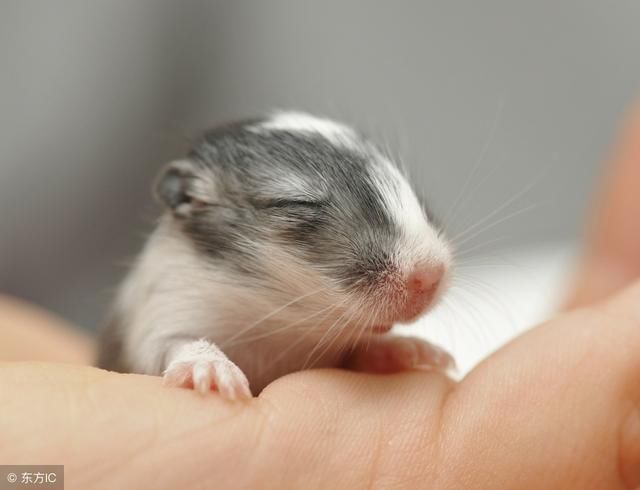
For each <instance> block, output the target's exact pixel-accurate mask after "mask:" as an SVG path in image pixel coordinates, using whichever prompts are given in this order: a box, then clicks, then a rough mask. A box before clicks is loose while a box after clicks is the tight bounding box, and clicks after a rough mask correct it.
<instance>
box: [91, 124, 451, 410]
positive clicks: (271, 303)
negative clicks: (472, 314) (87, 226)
mask: <svg viewBox="0 0 640 490" xmlns="http://www.w3.org/2000/svg"><path fill="white" fill-rule="evenodd" d="M155 193H156V196H157V198H158V200H159V201H160V202H161V203H162V204H163V206H164V207H165V209H166V211H165V213H164V215H163V216H162V217H161V218H160V220H159V223H158V225H157V227H156V229H155V231H154V232H153V233H152V235H151V236H150V238H149V240H148V242H147V244H146V246H145V247H144V250H143V251H142V253H141V255H140V256H139V258H138V260H137V261H136V263H135V265H134V266H133V268H132V270H131V271H130V273H129V275H128V277H127V278H126V280H125V282H124V284H123V285H122V287H121V288H120V290H119V293H118V295H117V299H116V301H115V304H114V306H113V309H112V313H111V316H110V319H109V321H108V322H107V324H106V325H105V326H106V328H105V329H104V330H103V332H102V335H101V339H100V342H99V358H98V365H99V366H100V367H103V368H106V369H110V370H115V371H121V372H134V373H145V374H154V375H164V379H165V382H166V383H168V384H170V385H177V386H187V387H193V388H194V389H196V390H197V391H199V392H203V393H206V392H208V391H210V390H213V389H217V390H218V391H219V392H220V394H221V395H222V396H223V397H225V398H227V399H231V400H241V399H246V398H249V397H251V396H252V392H253V394H257V393H259V392H260V391H261V390H262V389H263V388H264V387H265V386H266V385H267V384H268V383H269V382H271V381H272V380H274V379H276V378H278V377H280V376H283V375H285V374H287V373H291V372H293V371H298V370H302V369H306V368H310V367H351V368H354V369H358V370H365V371H372V372H383V373H384V372H394V371H399V370H404V369H411V368H413V367H418V366H426V367H431V368H436V369H446V368H448V367H450V366H451V365H452V362H453V360H452V358H451V357H450V356H449V355H448V354H447V353H446V352H444V351H442V350H440V349H439V348H438V347H436V346H433V345H431V344H429V343H427V342H425V341H423V340H420V339H415V338H402V337H395V336H393V335H391V334H388V333H387V332H388V331H389V330H390V329H391V327H392V325H393V324H395V323H403V322H410V321H412V320H414V319H415V318H417V317H418V316H420V315H421V314H423V313H424V312H426V311H427V310H428V309H429V308H430V307H431V306H432V305H433V304H434V303H435V302H436V301H437V299H438V297H439V296H440V295H441V294H442V291H443V290H444V289H445V286H446V282H447V276H448V272H449V270H450V267H451V261H452V253H451V250H450V246H449V244H448V242H447V241H446V239H445V238H444V237H443V235H442V232H441V230H440V229H439V228H438V227H437V226H436V225H435V224H434V221H433V219H432V217H431V216H430V214H429V213H427V212H426V211H425V209H424V207H423V206H422V205H421V203H420V202H419V200H418V199H417V197H416V195H415V194H414V192H413V191H412V189H411V186H410V185H409V183H408V181H407V180H406V178H405V177H404V176H403V174H402V173H401V172H400V171H399V169H398V168H397V167H396V165H395V164H394V163H393V162H392V160H391V158H390V157H389V156H388V155H385V154H384V153H383V152H382V151H381V150H379V149H378V148H377V147H376V146H374V145H373V144H372V143H371V142H370V141H368V140H367V139H365V138H364V137H362V136H361V135H359V134H358V133H357V132H356V131H355V130H353V129H352V128H350V127H348V126H346V125H344V124H340V123H337V122H334V121H332V120H329V119H325V118H319V117H314V116H311V115H309V114H305V113H301V112H277V113H274V114H271V115H270V116H268V117H264V118H260V119H251V120H245V121H241V122H237V123H232V124H228V125H224V126H220V127H218V128H215V129H213V130H211V131H208V132H206V133H205V134H203V135H202V136H201V137H200V139H199V140H197V141H196V142H195V144H194V145H193V147H192V149H191V150H190V152H189V153H188V155H187V156H186V157H185V158H184V159H182V160H179V161H174V162H172V163H170V164H168V165H167V166H166V167H165V168H164V169H163V170H162V172H161V173H160V175H159V177H158V179H157V181H156V184H155ZM250 386H251V388H250Z"/></svg>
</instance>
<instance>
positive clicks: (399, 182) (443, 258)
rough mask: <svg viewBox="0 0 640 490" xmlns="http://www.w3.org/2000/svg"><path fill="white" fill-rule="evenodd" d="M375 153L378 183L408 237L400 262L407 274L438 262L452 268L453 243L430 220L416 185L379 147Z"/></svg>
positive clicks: (398, 253)
mask: <svg viewBox="0 0 640 490" xmlns="http://www.w3.org/2000/svg"><path fill="white" fill-rule="evenodd" d="M373 154H374V158H376V160H377V172H376V174H375V177H376V184H377V186H378V188H379V189H380V192H381V194H382V196H383V199H384V200H385V203H386V206H387V209H389V210H390V212H391V214H392V216H393V218H394V221H395V222H396V223H397V225H398V227H399V229H400V230H402V235H403V238H404V240H403V242H401V243H399V244H398V245H397V247H398V248H397V250H396V256H397V260H398V262H399V264H398V265H399V266H400V267H401V268H402V269H403V270H404V272H405V273H406V274H409V273H411V272H413V270H415V269H416V268H421V267H430V266H435V265H438V264H442V265H443V266H444V268H445V271H446V270H448V269H449V267H450V265H451V251H450V249H449V246H448V244H447V243H446V242H445V241H444V239H443V238H442V237H441V236H440V235H439V233H438V231H437V230H436V229H435V228H434V227H433V226H432V225H431V224H430V223H429V222H428V220H427V216H426V214H425V212H424V209H423V208H422V206H421V205H420V202H419V201H418V198H417V197H416V195H415V193H414V192H413V189H412V188H411V186H410V185H409V183H408V182H407V180H406V179H405V178H404V176H403V175H402V174H401V173H400V171H399V170H398V168H397V167H396V166H395V165H394V164H393V163H391V162H390V161H389V160H388V159H387V158H386V157H385V156H383V155H381V154H379V153H378V152H377V151H375V152H374V153H373Z"/></svg>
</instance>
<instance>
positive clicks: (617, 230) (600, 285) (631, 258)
mask: <svg viewBox="0 0 640 490" xmlns="http://www.w3.org/2000/svg"><path fill="white" fill-rule="evenodd" d="M638 277H640V103H638V104H637V105H636V107H635V109H634V110H632V111H631V113H630V115H629V118H628V121H627V124H626V126H625V128H624V130H623V132H622V135H621V137H620V140H619V141H618V143H617V145H616V146H615V147H614V152H613V155H612V158H611V163H610V165H609V166H608V167H607V169H606V174H605V176H604V179H603V183H602V189H601V190H600V195H599V197H598V200H597V205H596V210H595V214H594V217H593V220H592V222H591V223H589V230H588V235H587V245H586V250H585V254H584V259H583V261H582V265H581V267H580V270H579V272H578V275H577V278H576V281H575V284H576V286H575V288H574V289H575V291H574V292H573V293H572V296H571V298H570V300H569V306H576V305H580V304H587V303H589V302H592V301H596V300H598V299H601V298H603V297H605V296H606V295H608V294H610V293H612V292H614V291H616V290H618V289H619V288H621V287H623V286H624V285H626V284H628V283H630V282H631V281H632V280H633V279H635V278H638Z"/></svg>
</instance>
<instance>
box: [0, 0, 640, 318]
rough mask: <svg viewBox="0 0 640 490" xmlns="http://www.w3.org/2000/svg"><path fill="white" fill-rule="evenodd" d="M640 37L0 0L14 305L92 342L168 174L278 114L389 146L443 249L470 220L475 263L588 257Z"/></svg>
mask: <svg viewBox="0 0 640 490" xmlns="http://www.w3.org/2000/svg"><path fill="white" fill-rule="evenodd" d="M639 23H640V2H637V1H631V0H627V1H615V2H603V1H601V0H574V1H561V0H560V1H558V0H545V1H528V2H519V1H518V2H514V1H512V0H485V1H482V2H478V1H474V0H467V1H450V0H446V1H445V0H442V1H440V2H435V1H415V2H409V1H394V2H386V1H375V2H374V1H364V0H362V1H344V0H334V1H326V0H325V1H316V2H310V1H300V0H289V1H284V0H277V1H274V0H269V1H266V0H255V1H243V0H233V1H231V0H229V1H226V2H217V1H204V0H201V1H184V0H183V1H180V2H178V1H168V0H148V1H142V0H136V1H130V0H111V1H98V0H93V1H90V2H87V1H85V0H78V1H57V2H51V1H48V0H43V1H29V0H15V1H8V0H2V1H0V290H1V291H2V292H5V293H9V294H14V295H17V296H20V297H23V298H27V299H29V300H32V301H35V302H37V303H39V304H41V305H44V306H46V307H48V308H50V309H52V310H53V311H55V312H57V313H59V314H61V315H64V316H65V317H67V318H69V319H70V320H72V321H74V322H77V323H79V324H81V325H84V326H86V327H88V328H93V327H95V325H96V324H97V323H98V322H99V321H100V318H101V316H102V315H103V313H104V310H105V308H106V305H107V304H108V302H109V301H110V298H111V295H112V293H113V288H114V287H115V285H116V284H117V282H118V281H119V279H121V277H122V276H123V275H124V273H125V271H126V264H127V262H128V261H130V260H131V258H133V257H134V256H135V253H136V252H137V250H138V249H139V247H140V245H141V244H142V242H143V239H144V236H145V233H146V232H147V231H148V230H149V229H150V227H151V226H152V225H153V219H154V217H155V216H156V215H157V208H156V207H155V206H154V204H153V203H152V201H151V199H150V197H149V196H150V194H149V184H150V181H151V179H152V177H153V175H154V173H155V172H156V171H157V169H158V167H159V166H160V165H161V164H162V163H163V162H166V161H168V160H170V159H172V158H174V157H176V156H178V155H180V153H181V152H182V151H184V150H185V148H186V145H187V143H188V140H189V137H191V136H193V135H195V134H197V132H198V131H199V130H200V129H203V128H206V127H208V126H211V125H213V124H215V123H217V122H221V121H224V120H225V119H228V118H236V117H242V116H251V115H256V114H258V113H261V112H264V111H266V110H269V109H272V108H298V109H304V110H308V111H312V112H316V113H320V114H323V115H328V116H331V117H335V118H339V119H343V120H346V121H347V122H350V123H353V124H355V125H357V126H359V127H360V128H361V129H363V130H364V131H365V132H367V133H368V134H370V135H371V136H372V137H373V138H374V139H376V140H378V141H381V142H383V143H385V144H388V145H389V146H390V147H391V148H392V149H393V150H394V151H395V153H396V154H398V155H401V156H402V158H403V160H404V162H405V163H406V165H407V166H408V167H409V169H410V172H411V174H412V176H413V181H414V184H415V186H416V187H417V188H419V189H420V190H421V191H422V192H423V193H424V194H425V195H426V196H428V199H429V200H430V202H431V205H432V207H433V208H434V209H435V210H436V211H437V212H438V213H439V214H440V215H441V217H443V218H444V219H445V221H446V222H447V225H448V227H449V228H450V230H451V232H450V233H451V235H453V236H456V235H458V234H459V233H462V232H464V231H465V230H469V227H471V226H476V224H477V226H476V228H472V229H471V230H470V231H469V232H468V233H467V235H466V237H467V238H468V240H466V241H464V243H462V244H461V249H462V250H467V251H468V252H469V253H470V254H480V255H481V254H483V253H487V252H490V251H492V250H495V249H498V248H500V247H511V246H530V245H535V244H537V243H542V242H549V241H568V240H575V239H576V238H577V237H578V236H579V232H580V230H581V226H582V220H583V214H584V212H585V209H586V205H587V204H588V202H589V195H590V192H591V190H592V188H593V186H594V183H595V181H596V179H597V176H598V172H599V170H600V163H601V162H602V160H603V157H604V156H605V155H606V152H607V149H608V147H609V145H610V142H611V139H612V137H613V135H614V134H615V132H616V129H617V127H618V124H619V121H620V119H621V117H622V115H623V114H624V111H625V109H626V108H627V107H628V106H629V105H630V103H631V102H632V100H633V98H634V96H635V95H637V92H638V88H639V84H638V82H639V80H640V61H639V57H638V53H639V48H640V29H638V24H639ZM461 196H462V197H461ZM491 225H493V226H491ZM487 226H489V228H487V229H484V228H486V227H487ZM463 240H464V239H463ZM463 240H461V241H463Z"/></svg>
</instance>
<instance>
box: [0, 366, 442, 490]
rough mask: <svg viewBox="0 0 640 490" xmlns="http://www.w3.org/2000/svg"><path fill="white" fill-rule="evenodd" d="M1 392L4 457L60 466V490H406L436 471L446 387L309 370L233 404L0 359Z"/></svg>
mask: <svg viewBox="0 0 640 490" xmlns="http://www.w3.org/2000/svg"><path fill="white" fill-rule="evenodd" d="M0 387H1V389H0V406H2V417H0V433H1V434H2V438H1V439H0V461H11V462H12V463H15V464H22V463H24V464H27V463H28V464H33V462H34V461H47V462H49V463H48V464H64V465H65V483H66V486H65V488H69V489H75V488H82V489H83V490H92V489H96V488H145V487H146V486H148V482H149V481H154V482H158V486H157V487H154V488H166V489H175V488H238V489H242V488H249V489H250V488H281V489H287V488H307V487H308V486H309V482H315V481H317V482H323V483H324V484H325V486H326V488H361V487H364V486H366V485H367V484H368V483H369V482H370V481H371V479H372V478H374V479H375V481H376V482H380V483H381V487H389V486H393V485H392V484H393V483H394V482H396V483H397V482H402V481H407V482H413V481H415V479H416V476H417V473H416V472H418V473H419V475H422V474H427V475H428V474H435V473H436V471H437V467H436V458H435V457H434V456H435V451H434V449H432V447H431V446H432V444H431V443H432V441H434V440H437V438H438V427H439V426H438V420H439V419H438V417H437V416H436V415H434V414H437V413H438V412H439V409H440V407H441V402H442V398H443V393H445V392H446V391H448V389H449V388H450V385H449V382H448V381H447V380H446V378H444V377H441V376H438V375H435V374H425V373H413V374H409V375H406V376H373V375H369V376H367V375H359V374H355V373H349V372H340V371H313V372H305V373H299V374H297V375H294V376H289V377H286V378H283V379H281V380H279V381H277V382H276V383H274V384H272V385H271V386H270V387H268V389H267V390H266V391H265V392H263V395H262V396H261V397H260V398H257V399H253V400H251V401H249V402H248V403H246V404H233V403H225V402H224V400H222V399H221V398H220V397H200V396H195V394H194V393H193V392H191V391H187V390H173V389H169V388H167V387H162V385H161V380H160V379H159V378H156V377H151V376H138V375H122V374H115V373H108V372H106V371H101V370H98V369H94V368H87V367H78V366H69V365H67V366H65V365H62V364H59V365H56V364H36V363H5V364H0ZM43 406H46V407H47V410H42V407H43ZM385 484H386V485H385ZM404 488H407V486H404ZM409 488H410V486H409Z"/></svg>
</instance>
